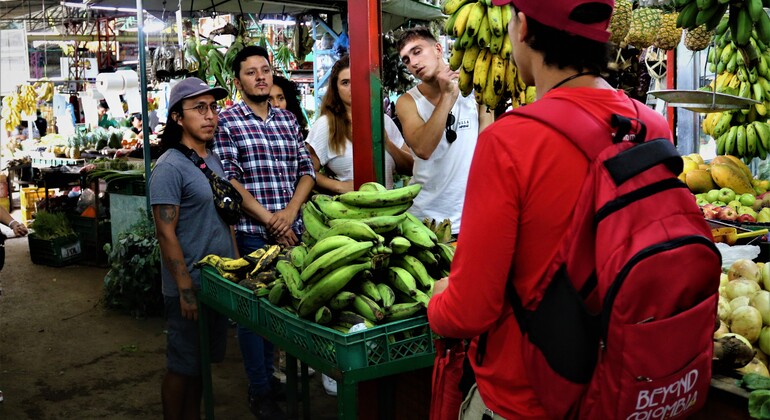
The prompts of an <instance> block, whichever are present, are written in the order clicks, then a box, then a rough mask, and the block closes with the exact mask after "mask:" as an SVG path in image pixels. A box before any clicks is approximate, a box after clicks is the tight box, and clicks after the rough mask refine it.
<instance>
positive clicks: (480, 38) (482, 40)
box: [476, 19, 492, 48]
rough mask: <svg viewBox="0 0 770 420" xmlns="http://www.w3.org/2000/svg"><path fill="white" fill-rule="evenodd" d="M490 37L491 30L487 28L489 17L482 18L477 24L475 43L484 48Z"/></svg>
mask: <svg viewBox="0 0 770 420" xmlns="http://www.w3.org/2000/svg"><path fill="white" fill-rule="evenodd" d="M491 39H492V31H491V30H490V29H489V19H482V20H481V25H479V33H478V34H477V35H476V44H478V46H479V47H480V48H486V47H487V45H489V41H490V40H491Z"/></svg>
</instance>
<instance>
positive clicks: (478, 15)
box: [465, 2, 487, 37]
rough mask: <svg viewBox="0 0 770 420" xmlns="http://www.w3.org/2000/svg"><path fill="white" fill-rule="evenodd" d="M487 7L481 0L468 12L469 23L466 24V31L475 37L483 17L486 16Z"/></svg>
mask: <svg viewBox="0 0 770 420" xmlns="http://www.w3.org/2000/svg"><path fill="white" fill-rule="evenodd" d="M486 13H487V8H486V7H485V6H484V4H483V3H481V2H476V3H473V6H472V7H471V11H470V13H469V14H468V23H466V25H465V31H466V32H467V33H468V34H469V35H470V36H473V37H475V36H476V35H477V34H478V31H479V27H480V26H481V21H482V19H485V18H486V16H485V15H486Z"/></svg>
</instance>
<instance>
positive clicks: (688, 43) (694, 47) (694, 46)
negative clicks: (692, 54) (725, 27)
mask: <svg viewBox="0 0 770 420" xmlns="http://www.w3.org/2000/svg"><path fill="white" fill-rule="evenodd" d="M713 37H714V31H707V30H706V25H700V26H698V27H696V28H694V29H692V30H685V31H684V46H685V47H687V49H688V50H690V51H702V50H705V49H706V48H708V46H709V44H710V43H711V39H712V38H713Z"/></svg>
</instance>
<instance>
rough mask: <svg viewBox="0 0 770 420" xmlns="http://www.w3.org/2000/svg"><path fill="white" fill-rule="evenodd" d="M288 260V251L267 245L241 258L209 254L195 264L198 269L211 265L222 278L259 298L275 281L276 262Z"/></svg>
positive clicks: (278, 246) (277, 246)
mask: <svg viewBox="0 0 770 420" xmlns="http://www.w3.org/2000/svg"><path fill="white" fill-rule="evenodd" d="M279 259H288V255H287V251H286V250H283V249H282V248H281V246H280V245H265V246H264V247H262V248H260V249H257V250H255V251H254V252H252V253H250V254H248V255H244V256H243V257H241V258H227V257H221V256H219V255H215V254H209V255H206V256H205V257H203V258H202V259H201V260H200V261H198V262H197V263H195V266H196V267H201V266H203V265H210V266H212V267H214V268H215V269H216V270H217V272H218V273H219V275H220V276H222V277H223V278H225V279H226V280H229V281H231V282H233V283H237V284H240V285H241V286H244V287H246V288H248V289H250V290H254V291H255V292H256V294H257V295H258V296H261V295H266V294H267V293H262V292H263V291H266V290H267V286H268V284H270V283H272V282H273V281H275V278H276V274H275V264H274V263H275V262H276V261H277V260H279Z"/></svg>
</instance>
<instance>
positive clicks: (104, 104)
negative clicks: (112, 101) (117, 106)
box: [97, 101, 110, 109]
mask: <svg viewBox="0 0 770 420" xmlns="http://www.w3.org/2000/svg"><path fill="white" fill-rule="evenodd" d="M97 107H99V108H104V109H110V106H109V105H107V101H99V105H97Z"/></svg>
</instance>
